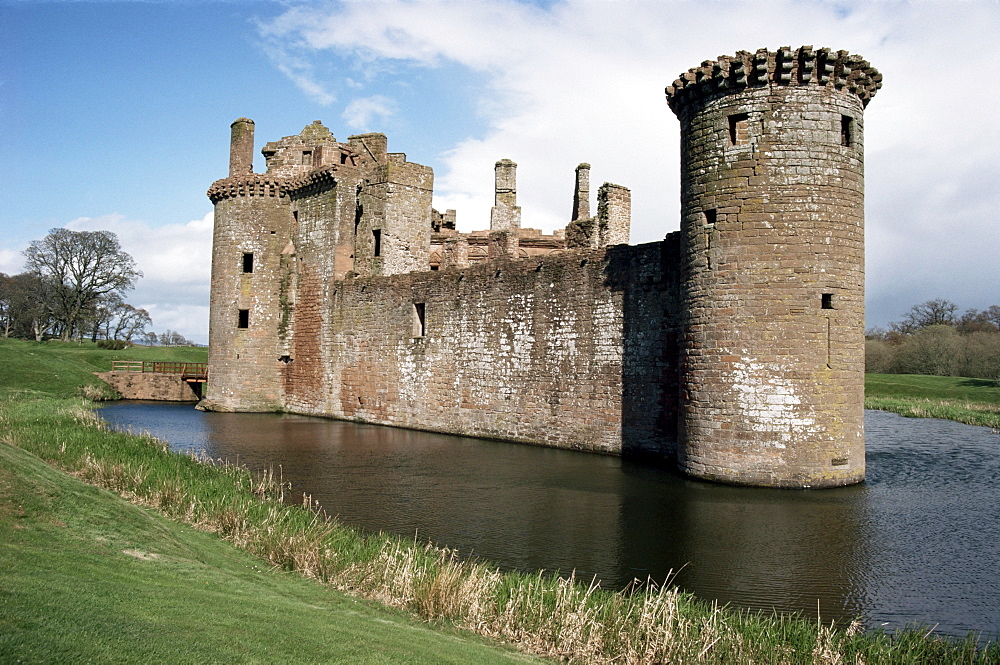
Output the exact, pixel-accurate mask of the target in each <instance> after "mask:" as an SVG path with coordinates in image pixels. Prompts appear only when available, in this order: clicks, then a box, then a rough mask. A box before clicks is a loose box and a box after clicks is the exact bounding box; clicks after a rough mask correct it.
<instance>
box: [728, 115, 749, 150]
mask: <svg viewBox="0 0 1000 665" xmlns="http://www.w3.org/2000/svg"><path fill="white" fill-rule="evenodd" d="M748 143H750V116H749V115H747V114H746V113H736V114H734V115H731V116H729V145H747V144H748Z"/></svg>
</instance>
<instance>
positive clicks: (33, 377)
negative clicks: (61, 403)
mask: <svg viewBox="0 0 1000 665" xmlns="http://www.w3.org/2000/svg"><path fill="white" fill-rule="evenodd" d="M113 360H163V361H173V362H189V363H203V362H208V349H207V348H205V347H194V346H134V347H131V348H128V349H123V350H121V351H107V350H105V349H99V348H97V345H96V344H93V343H91V342H60V341H57V340H50V341H47V342H41V343H39V342H29V341H25V340H18V339H0V390H5V389H6V390H19V391H23V392H25V393H27V394H40V395H47V396H51V397H73V396H78V395H79V396H82V395H85V394H89V395H99V394H101V393H102V392H104V391H106V390H107V384H106V383H104V382H103V381H101V380H100V379H98V378H97V377H96V376H94V372H109V371H111V361H113ZM88 386H89V388H88Z"/></svg>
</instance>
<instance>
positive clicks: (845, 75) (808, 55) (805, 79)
mask: <svg viewBox="0 0 1000 665" xmlns="http://www.w3.org/2000/svg"><path fill="white" fill-rule="evenodd" d="M768 85H775V86H807V85H813V86H825V87H830V88H834V89H836V90H846V91H847V92H849V93H851V94H855V95H857V96H858V98H859V99H860V100H861V104H862V105H863V106H867V105H868V102H869V101H870V100H871V98H872V97H874V96H875V93H876V92H877V91H878V89H879V88H881V87H882V74H881V73H879V71H878V70H877V69H875V68H874V67H872V66H871V65H870V64H868V61H867V60H865V59H864V58H862V57H861V56H860V55H850V54H849V53H848V52H847V51H832V50H830V49H829V48H825V47H824V48H820V49H815V50H814V49H813V47H812V46H801V47H799V48H797V49H795V50H792V49H791V48H789V47H787V46H782V47H781V48H779V49H778V50H776V51H769V50H767V49H758V50H757V52H755V53H750V52H749V51H738V52H737V53H736V55H734V56H727V55H720V56H719V59H718V60H705V61H704V62H702V63H701V66H700V67H694V68H692V69H689V70H688V71H686V72H684V73H683V74H681V76H680V78H678V79H677V80H676V81H674V83H673V85H670V86H667V88H666V91H665V92H666V95H667V103H668V104H669V105H670V108H671V110H672V111H673V112H674V113H676V114H677V115H680V113H681V111H682V110H683V108H684V107H685V106H686V105H687V104H688V103H690V102H692V101H694V100H698V99H703V98H705V97H710V96H718V94H719V93H720V92H721V93H722V94H725V93H726V92H738V91H740V90H742V89H745V88H755V87H764V86H768Z"/></svg>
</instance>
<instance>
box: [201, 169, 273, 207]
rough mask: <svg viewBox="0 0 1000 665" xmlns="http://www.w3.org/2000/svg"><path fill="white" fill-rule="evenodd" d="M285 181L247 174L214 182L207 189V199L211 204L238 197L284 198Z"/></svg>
mask: <svg viewBox="0 0 1000 665" xmlns="http://www.w3.org/2000/svg"><path fill="white" fill-rule="evenodd" d="M285 184H286V183H285V180H284V179H282V178H275V177H272V176H268V175H262V174H256V173H249V174H247V175H240V176H230V177H228V178H223V179H222V180H216V181H215V182H213V183H212V186H211V187H209V188H208V192H207V194H208V198H209V199H210V200H211V201H212V203H218V202H219V201H222V200H223V199H234V198H237V197H240V196H256V197H261V198H263V197H270V198H275V197H281V196H285Z"/></svg>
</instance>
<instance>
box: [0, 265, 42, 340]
mask: <svg viewBox="0 0 1000 665" xmlns="http://www.w3.org/2000/svg"><path fill="white" fill-rule="evenodd" d="M48 297H49V289H48V286H47V284H46V283H45V281H44V280H42V279H41V278H40V277H38V276H37V275H34V274H31V273H26V272H25V273H21V274H19V275H13V276H8V275H3V274H0V327H2V329H3V336H4V337H18V338H22V339H30V338H32V337H34V338H35V340H37V341H39V342H40V341H42V339H43V338H44V337H45V334H46V333H48V332H49V330H51V329H52V327H53V326H54V325H55V321H54V320H53V319H52V316H51V314H50V313H49V310H48V308H47V307H46V306H45V303H46V300H47V299H48Z"/></svg>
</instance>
